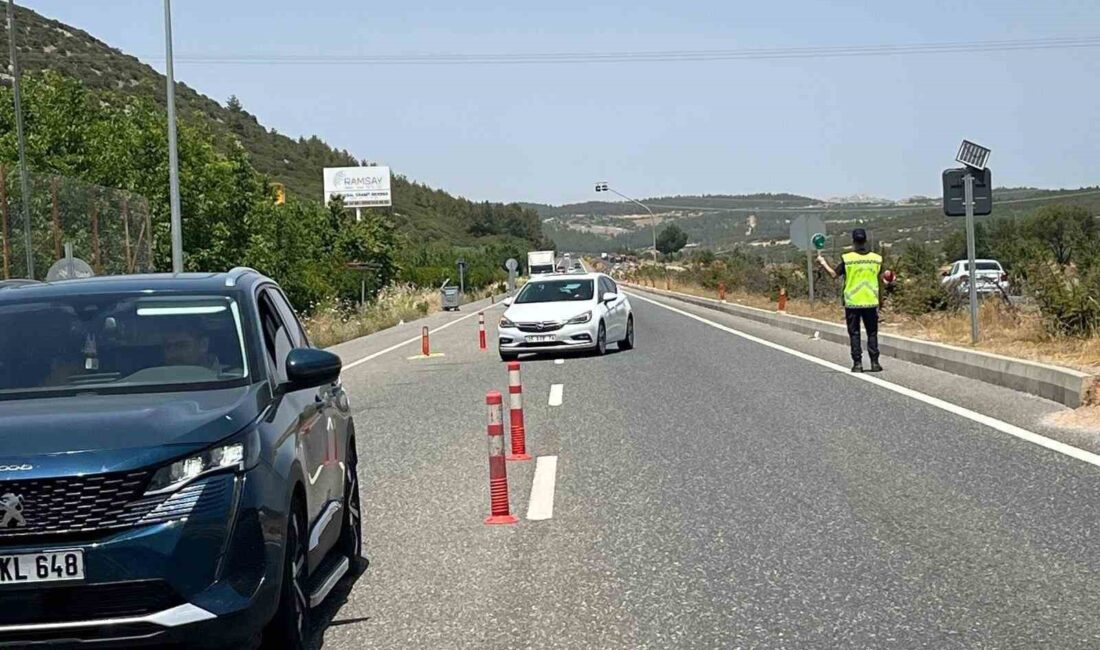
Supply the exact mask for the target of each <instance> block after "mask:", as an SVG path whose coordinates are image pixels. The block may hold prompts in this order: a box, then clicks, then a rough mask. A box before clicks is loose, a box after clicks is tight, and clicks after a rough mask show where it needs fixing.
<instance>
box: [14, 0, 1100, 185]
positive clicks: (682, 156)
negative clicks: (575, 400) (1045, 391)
mask: <svg viewBox="0 0 1100 650" xmlns="http://www.w3.org/2000/svg"><path fill="white" fill-rule="evenodd" d="M21 4H23V5H25V6H29V7H31V8H33V9H35V10H37V11H39V12H40V13H43V14H45V15H47V16H50V17H52V18H56V19H58V20H61V21H63V22H66V23H69V24H72V25H75V26H77V27H79V28H81V29H84V30H86V31H88V32H89V33H91V34H93V35H94V36H96V37H98V38H100V39H102V40H104V41H106V42H108V43H110V44H111V45H113V46H115V47H118V48H120V49H122V50H124V51H126V52H128V53H130V54H134V55H136V56H138V57H139V58H142V59H143V60H145V61H146V62H148V63H150V64H152V65H153V66H154V67H156V68H157V69H161V70H162V69H163V31H162V30H163V22H162V21H163V18H162V13H161V6H162V3H161V2H160V0H95V1H94V2H92V1H88V0H80V1H77V0H22V2H21ZM173 14H174V16H173V18H174V22H173V26H174V31H175V47H176V54H177V57H180V58H181V59H184V60H180V61H179V62H177V65H176V76H177V79H179V80H180V81H184V82H186V83H187V84H188V85H190V86H191V87H193V88H196V89H197V90H199V91H200V92H203V93H205V94H207V95H210V96H211V97H213V98H215V99H217V100H219V101H221V102H223V103H224V101H225V100H226V99H227V98H228V97H229V95H231V94H235V95H237V96H238V97H239V98H240V99H241V101H242V103H243V104H244V106H245V108H246V109H247V110H249V111H250V112H252V113H253V114H255V115H257V116H258V118H259V119H260V121H261V122H262V123H263V124H265V125H266V126H268V127H274V128H276V129H278V130H279V131H280V132H282V133H285V134H288V135H291V136H298V135H310V134H316V135H318V136H320V137H321V138H323V139H324V140H326V141H328V142H329V143H330V144H332V145H333V146H336V147H339V148H346V149H348V150H350V151H351V152H352V153H353V154H355V155H357V156H359V157H361V158H366V159H369V160H373V161H376V162H379V163H383V164H389V165H391V166H392V167H394V169H395V170H397V171H398V172H401V173H404V174H406V175H407V176H409V177H410V178H413V179H416V180H419V181H423V182H426V183H428V184H431V185H434V186H438V187H442V188H444V189H446V190H448V191H451V192H454V193H458V194H461V195H464V196H467V197H470V198H473V199H477V200H481V199H489V200H506V201H511V200H530V201H541V202H553V203H559V202H566V201H580V200H588V199H593V198H597V195H595V194H594V193H593V191H592V183H593V181H596V180H608V181H610V182H611V183H612V184H613V185H614V186H615V187H616V188H618V189H619V190H620V191H622V192H624V193H627V194H631V195H635V196H656V195H665V194H695V193H743V192H780V191H790V192H795V193H801V194H808V195H813V196H835V195H847V194H853V193H857V192H858V193H870V194H875V195H880V196H887V197H891V198H901V197H904V196H909V195H912V194H926V195H937V194H938V193H939V174H940V171H941V170H942V169H943V168H945V167H950V166H953V162H952V160H953V158H954V153H955V149H956V147H957V146H958V143H959V141H960V140H961V139H962V138H964V137H967V138H969V139H972V140H975V141H977V142H979V143H982V144H984V145H986V146H989V147H990V148H992V149H993V155H992V157H991V160H990V167H991V168H992V169H993V178H994V182H995V184H997V185H1032V186H1039V187H1077V186H1081V185H1095V184H1097V183H1100V128H1097V126H1098V123H1100V104H1098V102H1100V85H1098V84H1097V83H1096V80H1097V79H1100V48H1085V49H1055V50H1031V51H1016V52H993V53H972V54H965V55H960V54H919V55H908V56H873V57H860V58H820V59H793V60H748V61H711V62H690V63H685V62H657V63H568V64H554V65H549V64H515V65H446V66H413V65H388V66H387V65H336V64H335V63H333V64H326V63H323V62H321V63H314V64H310V65H288V64H285V63H274V64H262V65H256V64H240V63H233V64H212V63H201V62H193V61H192V62H189V61H186V60H185V57H187V56H188V55H192V56H193V55H224V56H227V57H230V58H236V57H240V56H246V55H268V54H275V55H280V56H286V55H311V56H314V57H317V56H320V57H329V56H331V58H332V60H333V61H336V60H338V59H339V58H340V56H341V55H407V54H429V53H460V54H466V53H470V54H480V53H491V54H494V53H523V52H608V51H653V50H662V51H669V50H706V49H727V50H731V49H742V48H790V47H816V46H823V47H825V46H850V45H881V44H890V45H896V44H918V43H942V42H952V41H994V40H1017V39H1046V38H1060V37H1080V36H1097V35H1100V2H1096V0H1051V1H1048V2H1043V3H1035V2H1034V1H1033V0H1028V1H1023V0H968V1H967V2H962V3H960V2H955V1H952V2H948V1H945V0H921V1H920V2H912V1H906V2H895V1H892V0H877V1H858V2H857V1H850V0H849V1H842V0H835V1H831V2H823V1H810V0H791V1H786V2H784V1H773V2H739V1H730V0H725V1H708V2H690V1H687V0H681V1H680V2H667V1H663V2H657V1H652V0H629V1H616V2H600V1H598V0H589V1H587V2H578V1H575V0H559V1H557V2H552V3H533V2H524V1H522V0H521V1H519V2H516V1H512V2H483V1H479V0H466V1H464V2H454V1H453V0H450V1H448V2H442V1H440V0H417V1H416V2H378V1H373V2H372V1H345V2H326V3H320V2H316V3H315V2H302V1H301V0H297V1H295V2H290V1H289V0H265V1H263V2H259V1H255V0H232V1H229V0H221V1H220V2H214V1H212V0H176V2H175V3H174V6H173ZM600 196H601V197H602V195H600Z"/></svg>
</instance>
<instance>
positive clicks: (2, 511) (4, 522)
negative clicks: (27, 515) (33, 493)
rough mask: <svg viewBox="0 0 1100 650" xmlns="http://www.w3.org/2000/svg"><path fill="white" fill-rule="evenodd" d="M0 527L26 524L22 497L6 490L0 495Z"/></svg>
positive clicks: (18, 526)
mask: <svg viewBox="0 0 1100 650" xmlns="http://www.w3.org/2000/svg"><path fill="white" fill-rule="evenodd" d="M0 517H2V518H0V528H11V527H12V526H13V525H14V526H15V527H16V528H22V527H24V526H26V525H27V520H26V519H24V518H23V497H21V496H19V495H18V494H12V493H11V492H8V493H7V494H5V495H4V496H0Z"/></svg>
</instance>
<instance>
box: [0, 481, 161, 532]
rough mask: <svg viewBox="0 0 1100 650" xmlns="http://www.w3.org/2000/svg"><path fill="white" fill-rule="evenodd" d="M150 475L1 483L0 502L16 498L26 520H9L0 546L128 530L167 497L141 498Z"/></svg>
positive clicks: (3, 529) (3, 530) (2, 530)
mask: <svg viewBox="0 0 1100 650" xmlns="http://www.w3.org/2000/svg"><path fill="white" fill-rule="evenodd" d="M151 476H152V473H151V472H150V471H139V472H125V473H116V474H99V475H93V476H71V477H62V478H51V479H32V480H22V481H0V498H4V497H8V495H13V496H15V497H18V498H20V499H21V500H22V512H21V514H22V517H23V520H24V521H25V525H23V526H20V525H18V522H16V521H14V520H12V521H9V522H8V524H7V525H6V526H4V527H3V528H0V542H3V541H5V540H18V539H19V538H22V537H30V536H35V537H40V536H43V535H45V536H52V535H66V534H74V533H88V532H97V531H104V530H113V529H120V528H128V527H130V526H132V525H134V524H135V523H137V522H138V521H139V520H141V519H142V518H144V517H145V516H146V515H149V514H150V513H152V512H153V510H154V509H156V507H157V506H158V505H160V504H161V503H162V502H163V501H165V499H166V498H167V495H159V496H153V497H143V496H142V494H143V493H144V492H145V489H146V486H147V485H148V484H149V480H150V478H151ZM8 498H10V497H8ZM0 521H2V520H0Z"/></svg>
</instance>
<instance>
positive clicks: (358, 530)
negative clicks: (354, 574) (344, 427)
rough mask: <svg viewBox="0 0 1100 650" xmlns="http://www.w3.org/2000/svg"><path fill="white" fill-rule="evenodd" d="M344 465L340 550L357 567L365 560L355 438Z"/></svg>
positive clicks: (349, 447)
mask: <svg viewBox="0 0 1100 650" xmlns="http://www.w3.org/2000/svg"><path fill="white" fill-rule="evenodd" d="M344 466H345V471H344V525H343V527H342V528H341V529H340V550H341V551H342V552H343V553H344V555H346V556H347V557H348V560H350V561H351V566H352V567H355V565H356V564H358V563H360V562H362V560H363V515H362V510H361V509H360V507H359V455H358V454H357V453H356V451H355V438H352V439H351V441H350V442H349V443H348V459H347V462H346V463H345V464H344Z"/></svg>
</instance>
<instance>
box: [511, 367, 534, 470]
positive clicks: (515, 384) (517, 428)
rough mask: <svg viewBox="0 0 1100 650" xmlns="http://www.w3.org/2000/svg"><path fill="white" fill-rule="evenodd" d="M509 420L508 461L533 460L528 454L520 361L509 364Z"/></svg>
mask: <svg viewBox="0 0 1100 650" xmlns="http://www.w3.org/2000/svg"><path fill="white" fill-rule="evenodd" d="M508 418H509V424H510V425H511V426H510V429H511V432H512V453H510V454H508V460H531V456H530V454H528V453H527V430H526V429H525V428H524V426H523V385H522V384H520V380H519V361H509V362H508Z"/></svg>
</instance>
